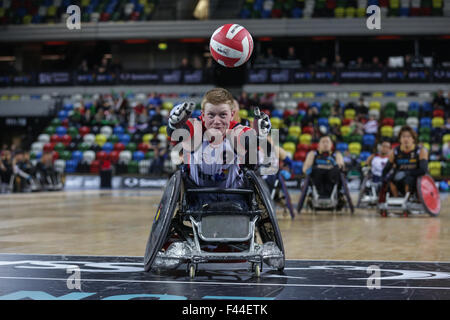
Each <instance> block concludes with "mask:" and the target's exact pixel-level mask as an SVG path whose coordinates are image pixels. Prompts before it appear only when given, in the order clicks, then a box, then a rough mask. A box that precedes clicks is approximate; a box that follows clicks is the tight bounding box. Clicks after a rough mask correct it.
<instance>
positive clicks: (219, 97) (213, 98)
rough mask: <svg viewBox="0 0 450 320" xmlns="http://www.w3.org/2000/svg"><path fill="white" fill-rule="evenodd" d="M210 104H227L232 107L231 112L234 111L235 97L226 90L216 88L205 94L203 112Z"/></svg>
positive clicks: (202, 104)
mask: <svg viewBox="0 0 450 320" xmlns="http://www.w3.org/2000/svg"><path fill="white" fill-rule="evenodd" d="M208 102H209V103H211V104H214V105H217V104H222V103H225V104H228V105H229V106H230V109H231V110H233V109H234V98H233V95H232V94H231V92H230V91H228V90H226V89H224V88H214V89H211V90H209V91H208V92H206V93H205V95H204V96H203V100H202V103H201V106H202V111H205V105H206V104H207V103H208Z"/></svg>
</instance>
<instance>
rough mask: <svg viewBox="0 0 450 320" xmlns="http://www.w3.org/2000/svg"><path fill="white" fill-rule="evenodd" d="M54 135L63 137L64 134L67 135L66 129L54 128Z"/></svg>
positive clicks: (61, 127)
mask: <svg viewBox="0 0 450 320" xmlns="http://www.w3.org/2000/svg"><path fill="white" fill-rule="evenodd" d="M55 133H56V134H57V135H58V136H60V137H61V136H63V135H65V134H66V133H67V128H66V127H63V126H59V127H57V128H56V131H55Z"/></svg>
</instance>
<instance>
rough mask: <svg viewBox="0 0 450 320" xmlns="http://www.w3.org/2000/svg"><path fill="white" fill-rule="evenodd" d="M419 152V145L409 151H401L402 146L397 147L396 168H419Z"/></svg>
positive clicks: (405, 169)
mask: <svg viewBox="0 0 450 320" xmlns="http://www.w3.org/2000/svg"><path fill="white" fill-rule="evenodd" d="M419 153H420V148H419V147H417V146H416V147H415V149H414V150H412V151H410V152H407V153H406V152H403V151H401V150H400V146H398V147H396V148H395V150H394V163H395V165H396V170H397V171H408V170H414V169H417V168H418V167H419Z"/></svg>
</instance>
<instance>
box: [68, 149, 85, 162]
mask: <svg viewBox="0 0 450 320" xmlns="http://www.w3.org/2000/svg"><path fill="white" fill-rule="evenodd" d="M72 160H75V161H81V160H83V152H82V151H80V150H75V151H74V152H72ZM66 165H67V163H66Z"/></svg>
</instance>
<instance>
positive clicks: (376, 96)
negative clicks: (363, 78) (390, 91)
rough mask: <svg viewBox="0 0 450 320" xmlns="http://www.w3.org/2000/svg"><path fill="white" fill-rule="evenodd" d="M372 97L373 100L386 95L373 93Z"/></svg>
mask: <svg viewBox="0 0 450 320" xmlns="http://www.w3.org/2000/svg"><path fill="white" fill-rule="evenodd" d="M372 97H373V98H383V97H384V94H383V92H381V91H375V92H374V93H372Z"/></svg>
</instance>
